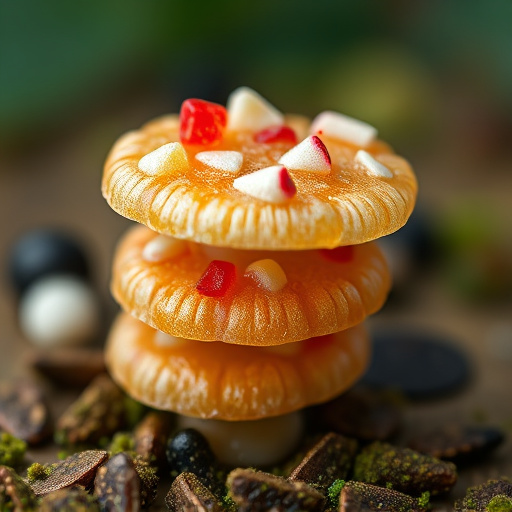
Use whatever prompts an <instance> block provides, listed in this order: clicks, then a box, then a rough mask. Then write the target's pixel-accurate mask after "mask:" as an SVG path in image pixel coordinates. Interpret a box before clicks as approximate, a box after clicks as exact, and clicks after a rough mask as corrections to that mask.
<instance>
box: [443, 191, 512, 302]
mask: <svg viewBox="0 0 512 512" xmlns="http://www.w3.org/2000/svg"><path fill="white" fill-rule="evenodd" d="M497 206H498V205H496V204H495V203H493V202H491V201H488V200H484V199H483V198H482V197H477V196H471V197H466V198H464V199H460V198H459V200H457V201H453V202H452V204H451V205H450V207H449V208H445V209H443V211H441V212H439V220H438V221H437V226H436V231H435V234H436V243H437V246H438V251H437V253H438V258H439V261H438V263H439V269H440V270H441V272H442V275H443V276H444V279H445V282H446V283H447V284H448V285H449V286H450V287H451V289H453V290H454V291H455V292H456V293H457V294H458V295H459V296H461V297H463V298H465V299H469V300H473V301H478V302H484V301H495V300H502V299H509V298H512V240H510V239H509V238H508V237H507V231H508V227H507V223H508V215H507V212H505V211H501V209H500V208H499V207H497Z"/></svg>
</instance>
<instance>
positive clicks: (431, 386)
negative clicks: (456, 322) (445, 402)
mask: <svg viewBox="0 0 512 512" xmlns="http://www.w3.org/2000/svg"><path fill="white" fill-rule="evenodd" d="M470 374H471V371H470V365H469V361H468V359H467V357H466V356H465V354H464V353H462V352H461V351H460V350H459V349H457V348H456V347H455V346H454V344H453V343H452V342H450V341H449V340H446V339H445V338H442V337H439V336H436V335H433V334H428V333H425V332H418V331H413V330H409V331H406V330H398V329H396V330H385V331H378V332H375V334H374V336H373V355H372V360H371V363H370V366H369V368H368V371H367V372H366V374H365V375H364V377H363V379H362V383H363V384H365V385H367V386H370V387H376V388H379V389H384V388H387V389H392V390H396V391H400V392H401V393H403V394H404V395H405V396H406V397H408V398H410V399H417V400H421V399H429V398H435V397H439V396H443V395H447V394H449V393H452V392H454V391H456V390H458V389H459V388H461V387H462V386H463V385H464V384H466V383H467V382H468V380H469V377H470Z"/></svg>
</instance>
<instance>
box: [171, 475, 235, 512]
mask: <svg viewBox="0 0 512 512" xmlns="http://www.w3.org/2000/svg"><path fill="white" fill-rule="evenodd" d="M165 504H166V506H167V508H168V509H169V510H173V511H179V510H186V511H188V510H190V511H194V512H223V511H224V510H225V509H224V507H223V506H222V503H221V502H220V501H219V499H218V498H217V497H216V496H215V495H214V494H213V493H212V492H211V491H210V490H209V489H208V488H207V487H205V486H204V485H203V484H202V483H201V481H200V480H199V479H198V478H197V476H196V475H194V473H181V475H179V476H178V477H177V478H176V479H175V480H174V482H173V483H172V485H171V489H170V490H169V492H168V493H167V496H166V497H165Z"/></svg>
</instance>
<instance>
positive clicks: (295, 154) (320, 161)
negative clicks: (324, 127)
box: [279, 135, 331, 174]
mask: <svg viewBox="0 0 512 512" xmlns="http://www.w3.org/2000/svg"><path fill="white" fill-rule="evenodd" d="M279 163H280V164H282V165H284V166H285V167H286V168H287V169H289V170H290V171H308V172H316V173H319V174H327V173H329V172H331V159H330V156H329V153H328V151H327V148H326V147H325V145H324V144H323V142H322V141H321V140H320V139H319V138H318V137H317V136H316V135H312V136H310V137H308V138H306V139H304V140H303V141H302V142H301V143H299V144H297V145H296V146H294V147H293V148H292V149H290V151H288V152H286V153H285V154H284V155H283V156H282V157H281V158H280V159H279Z"/></svg>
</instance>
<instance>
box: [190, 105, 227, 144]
mask: <svg viewBox="0 0 512 512" xmlns="http://www.w3.org/2000/svg"><path fill="white" fill-rule="evenodd" d="M227 120H228V114H227V110H226V109H225V108H224V107H223V106H222V105H217V103H210V102H209V101H204V100H196V99H190V100H185V101H184V102H183V104H182V105H181V111H180V139H181V142H183V143H184V144H201V145H206V144H212V143H213V142H217V141H220V140H222V132H223V130H224V128H225V127H226V124H227Z"/></svg>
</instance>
